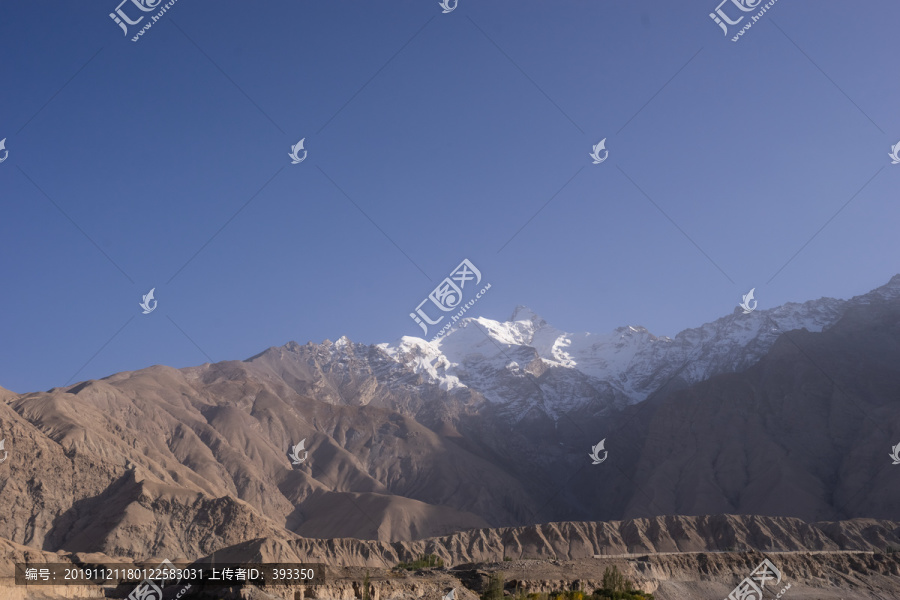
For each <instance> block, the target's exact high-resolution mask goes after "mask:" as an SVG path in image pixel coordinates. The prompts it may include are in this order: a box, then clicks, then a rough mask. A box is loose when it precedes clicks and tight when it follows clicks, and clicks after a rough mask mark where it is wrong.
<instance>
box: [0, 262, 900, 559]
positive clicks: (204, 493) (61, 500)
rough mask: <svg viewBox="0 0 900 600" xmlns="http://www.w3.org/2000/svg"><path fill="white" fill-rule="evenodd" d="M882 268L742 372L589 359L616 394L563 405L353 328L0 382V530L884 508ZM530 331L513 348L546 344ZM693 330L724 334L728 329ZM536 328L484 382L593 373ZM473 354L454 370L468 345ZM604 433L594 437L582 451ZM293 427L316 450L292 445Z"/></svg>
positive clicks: (96, 538)
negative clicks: (642, 379) (621, 378)
mask: <svg viewBox="0 0 900 600" xmlns="http://www.w3.org/2000/svg"><path fill="white" fill-rule="evenodd" d="M898 284H900V278H894V280H892V282H891V284H889V285H888V286H885V287H884V288H881V289H880V290H876V292H873V293H872V294H869V295H867V296H865V297H861V299H856V300H854V301H850V302H849V303H846V304H844V305H843V307H844V308H843V309H842V311H843V312H842V313H841V315H840V317H839V318H838V319H837V320H836V321H835V322H834V323H832V324H831V325H830V326H829V327H826V328H824V329H823V330H822V331H809V330H791V331H782V333H781V334H780V335H778V337H777V338H776V339H775V341H774V343H772V344H771V346H770V347H769V348H768V351H767V352H765V353H764V354H762V356H761V358H759V359H758V360H757V361H756V362H755V363H754V364H752V365H751V366H749V367H747V368H744V369H743V370H741V371H736V372H726V373H720V374H717V375H714V376H712V377H710V378H708V379H706V380H704V381H701V382H699V383H694V384H691V385H688V383H687V382H686V381H679V380H678V377H677V376H675V375H673V376H670V377H669V379H668V380H667V381H666V382H664V384H663V385H661V386H660V387H659V388H658V389H657V390H656V391H655V392H654V393H653V394H651V395H650V396H648V397H647V398H646V399H645V400H643V401H641V402H639V403H637V404H632V401H633V399H630V398H628V397H627V396H626V394H625V393H624V392H623V391H621V390H619V391H617V390H615V389H614V387H615V386H614V382H613V383H610V382H605V383H604V382H601V383H603V384H604V385H607V386H609V387H608V389H609V390H611V391H610V392H609V393H611V394H614V395H615V394H618V395H620V396H621V397H622V398H623V401H622V403H621V408H617V406H619V405H617V404H615V403H614V404H611V405H608V406H606V407H605V408H603V409H599V408H598V407H597V406H596V405H595V404H588V405H579V404H577V403H575V404H572V405H563V404H559V403H555V402H552V401H550V400H548V398H550V397H551V395H552V394H550V393H549V392H548V393H547V394H545V395H542V396H541V399H540V404H539V406H540V410H538V409H534V407H532V409H528V410H527V411H525V412H521V411H519V410H518V409H516V410H511V409H510V406H512V405H515V403H516V402H519V401H522V402H524V404H522V405H521V407H525V406H526V405H527V403H528V402H530V400H527V399H525V400H523V399H522V398H519V399H517V400H516V399H514V400H511V401H510V402H499V401H497V400H491V399H489V398H488V397H487V396H486V395H485V394H486V393H488V392H489V390H486V389H485V392H484V393H482V392H481V391H478V390H476V389H473V388H472V387H470V386H469V385H468V384H465V385H450V384H447V382H439V381H432V379H431V378H430V377H431V376H430V375H429V374H428V373H426V372H425V371H424V370H421V369H420V370H419V372H416V369H412V368H409V367H408V366H404V365H407V363H403V364H401V363H399V362H397V360H395V357H392V355H391V351H390V349H386V348H385V347H378V346H363V345H358V344H353V343H351V342H350V341H349V340H346V339H341V340H338V341H337V342H334V343H330V342H328V343H325V344H322V345H315V344H307V345H303V346H301V345H299V344H295V343H291V344H288V345H286V346H283V347H280V348H271V349H269V350H267V351H265V352H263V353H261V354H259V355H257V356H255V357H253V358H251V359H248V360H246V361H227V362H222V363H217V364H207V365H203V366H200V367H192V368H187V369H181V370H177V369H172V368H168V367H162V366H155V367H150V368H147V369H142V370H139V371H134V372H126V373H118V374H116V375H112V376H110V377H107V378H104V379H102V380H92V381H86V382H81V383H78V384H76V385H72V386H68V387H65V388H54V389H52V390H50V391H48V392H38V393H31V394H21V395H17V394H11V393H10V394H5V395H3V396H0V397H2V401H0V439H4V440H5V448H6V451H8V452H9V458H8V460H6V461H4V462H3V463H0V515H2V517H0V537H3V538H6V539H8V540H10V541H11V542H13V543H17V544H22V545H26V546H29V547H32V548H39V549H43V550H48V551H55V550H67V551H72V552H104V553H107V554H110V555H114V556H130V557H137V556H142V555H147V554H164V555H169V556H202V555H205V554H209V553H211V552H215V551H217V550H219V549H221V548H223V547H226V546H232V545H235V544H239V543H242V542H244V541H246V540H248V539H257V538H267V539H273V540H283V541H290V540H296V539H298V538H299V537H316V538H343V537H347V538H361V539H373V540H382V541H398V540H411V539H422V538H427V537H430V536H442V535H448V534H451V533H453V532H458V531H465V530H471V529H480V528H485V527H509V526H522V525H527V524H534V523H546V522H550V521H586V520H590V521H596V520H617V519H622V518H633V517H650V516H658V515H704V514H718V513H734V514H760V515H770V516H789V517H799V518H803V519H806V520H809V521H823V520H835V519H847V518H854V517H871V518H880V519H896V518H898V504H897V503H896V501H895V499H896V498H897V497H898V496H900V479H898V478H897V477H895V475H896V474H897V473H900V470H898V469H900V467H895V466H892V465H891V461H890V459H888V457H887V454H888V451H889V449H890V447H891V446H892V445H894V444H896V443H898V442H900V429H898V427H900V404H898V401H897V399H898V398H900V298H898V297H896V296H895V294H894V291H895V290H896V288H897V287H898ZM835 302H837V301H835ZM826 304H828V306H831V304H829V303H826ZM822 310H824V309H822ZM809 312H810V311H807V313H809ZM810 314H811V313H810ZM754 315H755V313H752V314H750V315H740V316H739V317H740V318H743V317H745V316H746V317H753V318H756V317H754ZM520 316H521V315H520ZM735 318H736V319H737V318H738V317H735ZM766 318H768V317H766ZM529 323H530V324H531V325H529ZM482 324H483V323H482ZM534 324H535V321H533V320H522V321H514V322H511V323H507V324H505V325H504V327H505V328H506V329H505V331H507V333H508V331H511V330H513V329H515V330H516V331H520V330H523V328H524V330H527V329H528V327H530V326H533V325H534ZM474 325H477V323H475V322H473V325H471V326H469V327H467V328H464V329H463V330H461V331H462V333H463V334H464V335H467V336H468V335H470V334H472V333H474V332H475V331H476V328H475V326H474ZM538 330H543V328H542V327H538ZM757 331H759V329H758V328H757ZM501 333H502V332H501ZM520 333H521V331H520ZM545 333H546V332H545ZM454 335H458V334H454V333H451V334H450V336H454ZM478 335H481V334H478ZM497 335H498V336H499V335H500V334H499V333H498V334H497ZM504 335H506V334H504ZM522 335H524V334H522ZM529 335H531V334H529ZM540 335H544V334H543V333H541V334H540ZM554 335H555V334H554ZM704 335H705V334H702V335H701V334H698V336H699V338H703V337H704ZM538 337H540V336H539V335H538V334H537V333H534V335H533V336H532V338H530V339H531V341H529V343H536V342H534V339H536V338H538ZM551 337H552V336H551ZM706 337H707V338H708V339H710V340H719V338H717V337H716V336H711V337H710V336H706ZM458 339H462V338H458ZM482 339H483V340H485V339H486V338H484V336H483V335H482ZM497 339H500V338H499V337H498V338H497ZM723 339H724V338H723ZM741 339H743V338H741ZM754 339H756V338H754ZM494 341H497V340H494ZM732 342H734V343H735V344H738V345H739V346H740V347H741V348H744V349H745V350H746V348H748V347H750V345H751V344H750V342H740V341H739V340H738V341H737V342H735V341H734V340H732ZM448 343H449V342H448ZM486 343H489V344H490V346H491V347H493V348H496V347H497V346H495V345H494V342H491V341H488V342H486ZM498 343H499V342H498ZM542 343H543V342H542ZM542 343H539V344H538V345H537V346H529V347H528V348H532V349H535V348H537V347H540V348H542V350H541V352H545V351H548V350H546V348H547V347H549V346H546V344H544V345H542ZM740 344H743V345H740ZM501 347H502V346H501ZM697 347H702V348H706V349H709V351H710V353H711V354H709V356H712V355H713V354H715V353H712V349H716V348H719V349H720V350H717V352H718V354H715V355H716V356H724V357H728V356H731V355H730V354H729V352H728V351H725V350H721V349H722V348H727V347H728V344H727V343H726V342H725V341H716V342H715V343H710V344H706V345H703V344H701V345H700V346H697ZM528 348H526V347H525V346H516V347H514V344H512V343H510V344H508V348H505V352H507V353H511V356H512V357H514V358H515V357H519V358H521V362H519V361H516V362H518V364H520V365H525V367H523V368H527V369H528V372H527V374H526V375H509V374H510V373H512V372H513V371H512V370H504V371H503V372H502V374H498V375H497V381H501V380H502V379H503V377H506V376H507V375H509V377H514V378H520V379H521V381H520V382H519V384H518V385H522V386H524V387H523V388H522V389H523V390H524V389H528V388H529V387H530V388H531V389H535V390H541V394H544V390H550V391H552V390H561V389H567V387H566V386H570V387H571V386H574V387H573V388H572V389H573V390H574V391H573V392H572V393H573V395H574V394H576V391H577V390H587V389H588V388H591V389H595V390H596V389H599V386H600V385H601V383H597V382H598V381H599V379H596V378H594V379H591V380H590V381H589V380H588V378H590V377H593V376H592V375H590V374H588V373H587V372H583V371H580V370H578V369H576V368H575V367H573V366H571V365H570V366H563V365H560V364H550V363H551V362H552V361H551V360H550V359H548V360H547V361H545V359H543V358H541V357H540V356H537V357H531V358H529V357H528V356H526V354H528V352H530V351H529V350H528ZM535 351H536V350H535ZM647 352H650V351H649V350H648V351H647ZM476 354H477V353H476ZM476 354H469V355H468V356H469V358H467V359H466V360H468V361H470V362H469V363H467V362H466V361H463V362H461V363H455V364H457V365H462V366H460V367H452V365H451V366H450V367H448V369H449V368H452V369H457V371H456V372H457V373H460V374H462V373H463V371H461V370H460V369H462V367H464V366H465V365H466V364H470V365H478V364H481V363H479V362H478V361H477V360H476V359H475V358H474V357H475V356H476ZM519 354H522V356H519ZM738 354H739V353H738ZM738 354H735V355H734V356H731V358H730V359H729V360H731V361H732V362H731V363H728V364H731V365H737V364H738V363H737V362H735V361H737V360H738V358H737V356H738ZM482 355H483V356H485V358H484V361H483V362H484V364H485V365H489V364H490V363H491V360H493V359H492V358H491V357H488V356H487V351H486V350H485V351H484V352H482ZM494 358H496V357H494ZM526 359H528V361H526ZM448 360H449V359H448ZM723 360H724V359H723ZM742 360H743V359H742ZM557 362H559V361H557ZM632 362H633V361H632ZM632 362H629V364H632ZM448 364H450V363H448ZM635 364H636V363H635ZM710 364H711V363H710ZM721 364H724V363H721ZM467 368H468V367H467ZM472 368H474V367H472ZM484 368H485V369H487V368H488V367H484ZM660 368H662V367H660ZM729 368H737V367H736V366H734V367H729ZM445 370H446V369H445ZM513 370H514V369H513ZM688 370H689V369H687V368H685V369H683V370H681V371H676V373H681V372H686V371H688ZM459 379H460V381H461V382H462V381H463V380H464V378H463V377H460V378H459ZM504 385H505V384H504ZM554 393H555V392H554ZM524 395H527V394H525V393H524V392H523V397H524ZM535 406H538V405H535ZM563 407H565V410H563ZM545 409H546V410H545ZM551 409H552V410H551ZM601 439H603V440H605V444H606V446H605V449H606V452H608V455H607V454H604V460H603V462H602V463H600V464H592V460H591V459H590V458H588V452H589V450H590V448H591V447H592V446H594V445H595V444H597V442H599V441H600V440H601ZM301 440H305V447H306V450H307V451H308V455H307V456H306V457H305V459H304V461H303V462H302V463H301V464H292V461H291V459H289V458H288V451H289V449H290V448H291V446H293V445H294V444H297V443H298V442H300V441H301Z"/></svg>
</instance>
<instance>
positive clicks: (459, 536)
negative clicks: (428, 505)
mask: <svg viewBox="0 0 900 600" xmlns="http://www.w3.org/2000/svg"><path fill="white" fill-rule="evenodd" d="M898 544H900V523H897V522H892V521H876V520H873V519H857V520H853V521H845V522H832V523H805V522H803V521H800V520H798V519H785V518H765V517H738V516H732V515H719V516H714V517H658V518H653V519H637V520H632V521H621V522H609V523H548V524H544V525H538V526H528V527H516V528H506V529H481V530H473V531H468V532H460V533H455V534H452V535H448V536H442V537H438V538H429V539H424V540H416V541H408V542H392V543H388V542H378V541H366V540H354V539H332V540H322V539H282V538H260V539H255V540H248V541H246V542H241V543H239V544H236V545H233V546H228V547H226V548H222V549H221V550H218V551H217V552H215V553H213V554H211V555H209V556H205V557H202V558H200V559H199V562H200V563H205V564H207V565H209V564H216V565H222V564H223V563H248V562H253V563H256V562H291V563H295V562H305V563H324V564H325V565H326V566H325V567H317V570H318V571H319V572H321V573H326V574H327V575H326V576H325V579H324V582H323V583H322V584H321V585H317V586H315V587H310V586H303V585H298V586H288V587H277V588H267V589H265V590H261V589H258V588H254V587H252V586H250V587H247V588H243V589H239V588H230V589H229V588H210V589H208V590H205V591H204V590H202V589H201V590H195V592H198V593H200V594H201V596H202V597H215V598H235V599H236V598H242V599H247V598H258V599H263V598H285V599H287V598H298V597H299V598H335V599H338V598H340V599H345V600H358V599H359V598H360V597H361V596H362V594H361V586H362V585H363V583H364V581H365V580H366V579H368V580H369V581H370V586H371V588H370V595H371V597H372V598H373V600H376V599H377V600H381V599H384V600H387V599H393V598H396V599H409V600H412V599H414V598H423V597H426V598H438V597H441V596H443V595H444V594H446V593H447V592H448V591H449V590H451V589H455V590H456V596H457V597H458V598H466V599H468V600H476V599H477V598H478V594H480V593H482V592H483V591H484V590H485V589H486V587H487V583H488V581H489V579H490V576H491V575H501V576H503V577H504V580H505V584H506V585H505V587H506V589H507V590H509V592H510V593H512V592H515V591H519V592H525V593H540V592H543V593H550V592H558V591H561V590H571V589H584V590H587V591H588V592H590V591H593V590H594V589H596V588H598V587H600V586H601V581H602V574H603V571H604V569H605V568H606V567H608V566H616V567H617V568H618V569H619V570H620V571H621V572H622V573H624V574H625V575H626V576H627V577H628V578H629V579H630V580H631V581H633V582H634V583H635V585H636V586H637V587H638V589H641V590H643V591H645V592H651V593H653V594H654V595H655V597H656V598H658V599H659V600H681V599H683V598H686V597H698V598H715V597H720V598H721V597H725V596H726V595H727V594H728V593H729V592H730V591H731V589H732V588H734V586H735V585H736V584H737V583H738V582H739V581H740V580H741V579H742V578H743V577H745V576H746V575H747V574H749V573H750V571H751V570H752V569H754V568H755V567H756V566H757V565H759V564H760V563H761V562H762V561H763V560H764V559H768V560H770V561H771V562H772V563H773V564H774V565H776V568H777V569H779V571H780V573H781V582H780V585H779V586H778V587H782V586H787V585H790V588H789V590H790V597H794V598H800V599H801V600H807V599H809V600H812V599H819V600H823V599H831V600H839V599H841V598H854V599H872V600H875V599H879V600H885V599H886V598H894V597H896V596H897V594H898V593H900V553H896V552H895V553H888V552H886V550H888V549H889V548H890V547H891V546H893V547H896V546H897V545H898ZM773 548H777V550H774V551H773ZM423 554H435V555H437V556H440V557H441V558H442V560H443V561H444V565H443V567H441V568H436V569H425V570H419V571H416V572H411V573H410V572H406V571H402V570H398V569H396V568H394V567H395V566H396V565H397V564H398V563H399V562H400V561H409V560H411V559H414V558H417V557H420V556H422V555H423ZM174 558H175V559H176V560H178V557H174ZM24 560H27V561H30V562H31V563H32V564H34V563H38V562H42V561H46V562H62V563H70V564H80V565H84V564H89V565H99V564H108V563H121V562H122V560H121V559H115V558H113V557H110V556H106V555H102V554H97V553H56V554H54V553H49V552H40V551H35V550H32V549H30V548H27V547H24V546H20V545H17V544H13V543H10V542H6V541H4V540H0V598H10V599H12V598H16V599H18V598H24V597H25V596H24V594H23V593H21V588H19V587H18V586H14V585H13V583H12V573H13V570H12V564H13V562H21V561H24ZM177 587H178V586H176V588H177ZM775 589H777V588H775ZM37 590H39V591H40V592H43V593H44V594H46V595H48V596H50V597H57V596H65V597H73V596H77V597H82V598H101V597H107V596H108V594H111V595H115V593H116V591H113V590H111V589H104V588H100V587H97V586H86V585H85V586H77V587H61V586H48V587H43V586H42V587H39V588H37ZM130 591H131V587H130V586H128V585H124V586H122V587H121V588H120V589H119V590H118V592H119V596H123V595H124V594H127V593H128V592H130ZM773 593H774V592H773ZM203 594H207V595H203Z"/></svg>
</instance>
